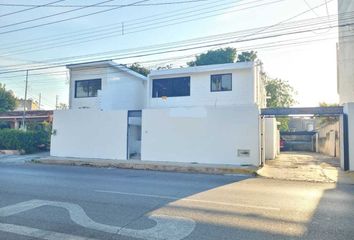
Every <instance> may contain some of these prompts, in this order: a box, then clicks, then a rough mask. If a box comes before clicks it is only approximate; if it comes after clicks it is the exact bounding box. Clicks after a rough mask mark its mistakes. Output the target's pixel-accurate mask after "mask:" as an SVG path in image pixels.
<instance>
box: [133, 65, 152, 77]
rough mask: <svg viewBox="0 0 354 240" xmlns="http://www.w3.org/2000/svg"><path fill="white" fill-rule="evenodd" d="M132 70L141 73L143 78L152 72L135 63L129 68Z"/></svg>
mask: <svg viewBox="0 0 354 240" xmlns="http://www.w3.org/2000/svg"><path fill="white" fill-rule="evenodd" d="M128 68H129V69H130V70H133V71H134V72H137V73H140V74H141V75H143V76H145V77H146V76H147V75H149V73H150V70H149V69H147V68H146V67H144V66H142V65H140V64H139V63H133V64H132V65H130V66H128Z"/></svg>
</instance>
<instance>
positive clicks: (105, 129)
mask: <svg viewBox="0 0 354 240" xmlns="http://www.w3.org/2000/svg"><path fill="white" fill-rule="evenodd" d="M53 131H54V132H56V134H55V135H52V139H51V150H50V154H51V156H59V157H79V158H103V159H126V156H127V153H126V151H127V111H98V110H83V109H79V110H60V111H54V119H53Z"/></svg>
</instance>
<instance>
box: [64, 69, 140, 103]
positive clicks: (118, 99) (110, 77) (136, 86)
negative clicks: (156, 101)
mask: <svg viewBox="0 0 354 240" xmlns="http://www.w3.org/2000/svg"><path fill="white" fill-rule="evenodd" d="M89 79H102V82H101V84H102V86H101V87H102V89H101V90H100V91H98V96H97V97H88V98H75V81H78V80H89ZM145 85H146V81H144V80H142V79H140V78H138V77H135V76H133V75H131V74H128V73H127V72H124V71H122V70H120V69H117V68H115V67H111V66H100V65H98V66H92V67H85V68H73V69H71V71H70V94H69V95H70V101H69V105H70V109H83V108H84V109H87V108H89V109H102V110H137V109H142V108H143V107H144V106H145V101H146V86H145Z"/></svg>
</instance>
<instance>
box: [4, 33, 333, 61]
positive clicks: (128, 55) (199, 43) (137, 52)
mask: <svg viewBox="0 0 354 240" xmlns="http://www.w3.org/2000/svg"><path fill="white" fill-rule="evenodd" d="M325 28H327V27H321V28H316V30H317V29H325ZM261 29H263V28H261ZM308 31H313V28H311V29H306V30H302V31H295V32H284V33H281V34H280V35H284V36H285V35H290V34H298V33H303V32H308ZM257 32H259V31H257ZM270 33H272V32H270ZM248 35H249V34H248ZM236 36H237V35H230V37H228V39H233V38H234V37H236ZM241 36H243V37H244V36H245V35H241ZM246 36H247V35H246ZM276 36H278V35H274V34H272V35H266V36H261V38H262V37H267V38H268V37H276ZM210 38H211V39H212V38H214V36H209V37H205V38H199V39H200V40H203V41H200V42H194V43H193V45H190V44H184V45H180V46H176V47H184V46H187V47H188V46H189V47H190V46H195V45H201V44H205V43H211V42H215V41H216V40H210V41H205V39H210ZM199 39H197V40H199ZM225 39H227V38H222V39H221V40H225ZM257 39H258V38H257ZM251 40H253V39H248V41H251ZM185 42H186V43H188V42H193V41H192V40H189V41H185ZM238 42H240V41H238ZM179 43H183V41H182V42H175V43H168V44H164V45H162V46H166V47H164V48H158V49H150V48H153V47H155V48H156V47H159V45H157V46H156V45H155V46H154V45H152V46H145V47H143V48H140V49H145V50H143V51H134V52H131V53H130V52H127V53H126V54H124V55H122V54H121V55H119V56H120V57H121V58H120V59H122V58H132V57H134V56H135V55H132V54H141V53H151V52H152V53H154V51H158V50H166V49H171V48H172V46H173V45H174V44H179ZM160 46H161V45H160ZM176 47H174V48H176ZM202 47H204V46H203V45H202ZM138 49H139V48H138ZM132 50H134V49H132ZM119 52H125V51H110V52H106V53H101V54H111V56H109V57H108V56H104V57H105V58H111V57H112V54H114V55H113V57H114V56H117V55H116V54H117V53H119ZM97 55H98V54H88V55H83V56H80V57H78V58H81V59H82V58H83V57H94V56H97ZM101 58H102V56H101ZM65 59H72V58H61V59H56V60H47V61H43V62H41V63H48V64H49V63H53V64H56V63H57V62H58V61H59V62H60V61H62V60H65ZM76 61H77V60H76ZM81 61H83V60H81ZM64 62H66V63H67V61H64ZM13 66H21V65H13ZM7 67H9V66H7Z"/></svg>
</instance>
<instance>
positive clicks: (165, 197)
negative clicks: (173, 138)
mask: <svg viewBox="0 0 354 240" xmlns="http://www.w3.org/2000/svg"><path fill="white" fill-rule="evenodd" d="M95 192H101V193H113V194H121V195H129V196H136V197H150V198H161V199H168V200H178V201H189V202H198V203H210V204H217V205H224V206H231V207H242V208H254V209H262V210H271V211H280V208H277V207H268V206H258V205H250V204H242V203H227V202H218V201H209V200H202V199H194V198H178V197H172V196H165V195H153V194H143V193H131V192H119V191H108V190H95Z"/></svg>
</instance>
